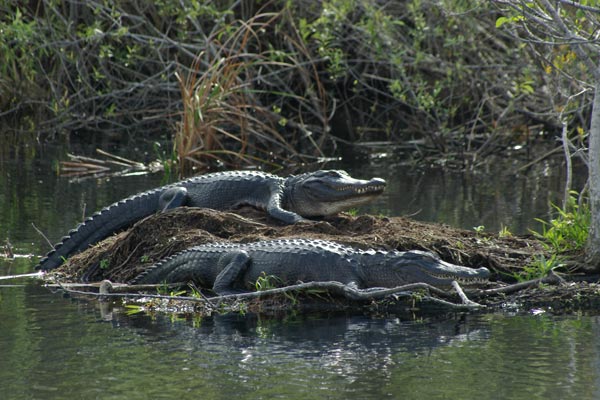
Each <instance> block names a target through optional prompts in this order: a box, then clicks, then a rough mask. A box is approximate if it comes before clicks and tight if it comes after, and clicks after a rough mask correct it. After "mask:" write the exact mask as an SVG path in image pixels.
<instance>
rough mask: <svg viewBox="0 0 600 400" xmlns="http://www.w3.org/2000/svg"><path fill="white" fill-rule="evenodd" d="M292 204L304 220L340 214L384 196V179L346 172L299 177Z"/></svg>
mask: <svg viewBox="0 0 600 400" xmlns="http://www.w3.org/2000/svg"><path fill="white" fill-rule="evenodd" d="M292 185H293V188H292V189H291V191H290V194H289V196H288V201H289V202H290V203H291V204H293V209H294V210H295V211H296V212H297V213H298V214H300V215H302V216H304V217H312V216H324V215H332V214H337V213H339V212H340V211H346V210H349V209H351V208H354V207H357V206H359V205H361V204H365V203H368V202H370V201H372V200H373V199H374V198H375V197H377V196H379V195H381V193H383V191H384V189H385V185H386V182H385V180H383V179H381V178H372V179H370V180H363V179H356V178H353V177H351V176H350V175H348V173H347V172H345V171H337V170H323V171H316V172H314V173H309V174H304V175H303V176H298V177H297V181H296V182H294V183H292Z"/></svg>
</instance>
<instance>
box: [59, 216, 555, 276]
mask: <svg viewBox="0 0 600 400" xmlns="http://www.w3.org/2000/svg"><path fill="white" fill-rule="evenodd" d="M272 238H318V239H326V240H333V241H336V242H339V243H343V244H346V245H350V246H354V247H357V248H362V249H367V248H375V249H382V250H392V249H397V250H428V251H433V252H435V253H437V254H439V255H440V257H441V258H442V259H444V260H446V261H449V262H452V263H454V264H459V265H464V266H468V267H487V268H489V269H490V270H491V271H492V272H493V273H494V277H493V279H495V280H506V279H507V277H510V276H511V275H512V274H514V273H515V272H519V271H521V270H522V268H523V267H524V266H526V265H528V264H530V263H531V262H532V261H533V259H534V257H536V256H539V255H541V254H544V249H543V247H542V246H541V245H540V243H539V242H538V241H536V240H534V239H532V238H527V237H498V236H497V235H493V234H487V233H478V232H472V231H466V230H462V229H456V228H452V227H449V226H446V225H439V224H430V223H424V222H418V221H414V220H411V219H408V218H402V217H375V216H371V215H361V216H351V215H347V214H341V215H338V216H335V217H329V218H325V219H323V220H320V221H316V222H306V223H300V224H296V225H281V224H280V223H279V222H277V221H275V220H273V219H271V218H269V217H268V216H266V214H265V213H263V212H261V211H257V210H254V209H252V208H242V209H240V210H236V213H232V212H221V211H215V210H210V209H201V208H187V207H182V208H178V209H175V210H172V211H169V212H166V213H158V214H154V215H151V216H149V217H147V218H145V219H143V220H141V221H139V222H137V223H136V224H135V225H133V226H132V227H131V228H130V229H128V230H126V231H124V232H121V233H119V234H117V235H114V236H111V237H109V238H107V239H105V240H104V241H102V242H101V243H99V244H97V245H96V246H94V247H91V248H90V249H88V250H86V251H84V252H82V253H80V254H77V255H74V256H73V257H71V258H70V259H69V260H68V262H67V263H66V264H65V265H63V266H62V267H60V268H59V269H57V270H56V274H58V275H59V276H60V277H61V279H63V280H67V281H71V282H72V281H88V282H91V281H100V280H103V279H109V280H111V281H112V282H127V281H129V280H130V279H132V278H133V277H135V276H137V275H138V274H139V273H141V272H142V271H144V270H145V269H146V268H147V267H148V266H150V265H152V264H153V263H155V262H157V261H158V260H160V259H162V258H164V257H167V256H169V255H171V254H174V253H176V252H178V251H181V250H184V249H186V248H187V247H190V246H193V245H197V244H202V243H207V242H223V241H228V242H251V241H257V240H264V239H272ZM509 280H510V279H509Z"/></svg>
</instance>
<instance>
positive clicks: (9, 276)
mask: <svg viewBox="0 0 600 400" xmlns="http://www.w3.org/2000/svg"><path fill="white" fill-rule="evenodd" d="M42 275H44V273H43V272H42V271H40V272H32V273H30V274H21V275H6V276H0V281H4V280H8V279H19V278H41V277H42Z"/></svg>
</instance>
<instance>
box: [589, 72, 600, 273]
mask: <svg viewBox="0 0 600 400" xmlns="http://www.w3.org/2000/svg"><path fill="white" fill-rule="evenodd" d="M596 72H597V73H596V74H595V78H596V85H595V87H594V89H595V93H594V105H593V107H592V122H591V124H590V135H589V150H588V153H589V166H588V168H589V184H590V186H589V187H590V208H591V212H592V220H591V223H590V232H589V237H588V241H587V247H586V264H587V268H586V269H588V268H589V269H590V271H595V272H597V271H600V79H598V76H599V75H600V68H599V69H598V71H596Z"/></svg>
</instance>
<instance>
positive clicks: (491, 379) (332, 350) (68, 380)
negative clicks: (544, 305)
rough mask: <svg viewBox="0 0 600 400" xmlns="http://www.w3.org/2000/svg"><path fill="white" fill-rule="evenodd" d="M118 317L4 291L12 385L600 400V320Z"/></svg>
mask: <svg viewBox="0 0 600 400" xmlns="http://www.w3.org/2000/svg"><path fill="white" fill-rule="evenodd" d="M111 311H112V315H113V318H112V320H110V321H106V320H105V319H104V318H103V315H102V314H101V312H100V309H99V304H98V303H96V302H83V301H75V300H72V299H66V298H62V297H60V296H58V295H56V294H51V293H49V292H48V291H47V290H46V289H44V288H40V287H39V286H37V285H34V284H27V285H26V287H25V289H23V288H0V321H1V324H2V325H1V329H0V352H1V354H2V357H0V381H2V382H4V383H3V394H4V395H6V396H8V397H7V398H11V399H20V398H48V399H52V398H69V397H75V398H80V397H81V394H82V393H86V396H84V397H86V398H89V397H97V396H99V397H101V398H123V397H127V398H132V399H137V398H180V397H189V396H201V397H202V398H215V399H220V398H231V397H235V398H253V399H255V398H273V397H285V398H302V399H306V398H309V399H310V398H348V397H350V396H352V397H356V398H361V399H363V398H364V399H370V398H377V399H379V398H382V397H392V398H401V397H408V398H414V399H432V398H461V399H466V398H482V397H483V398H503V399H504V398H508V399H536V398H539V399H542V398H543V399H564V398H576V397H577V398H596V397H595V396H596V395H597V394H598V393H597V391H598V384H597V381H598V378H599V377H600V373H599V372H600V371H599V370H598V369H599V366H600V354H599V351H598V350H599V349H600V339H598V338H599V337H600V335H598V333H599V331H600V319H599V318H598V317H591V316H580V317H552V316H539V317H531V316H528V315H498V314H493V315H486V314H480V315H470V314H448V315H443V316H439V315H438V316H437V317H424V318H417V319H405V317H404V316H403V315H388V316H382V317H373V316H356V315H342V314H320V315H286V316H284V317H277V318H275V317H265V316H257V315H246V316H241V315H229V316H214V317H208V318H203V319H199V318H195V317H187V318H178V317H175V316H171V315H156V316H147V315H133V316H127V315H126V314H125V311H124V309H123V308H121V307H116V308H114V309H112V310H111Z"/></svg>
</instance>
